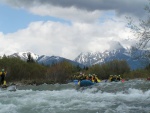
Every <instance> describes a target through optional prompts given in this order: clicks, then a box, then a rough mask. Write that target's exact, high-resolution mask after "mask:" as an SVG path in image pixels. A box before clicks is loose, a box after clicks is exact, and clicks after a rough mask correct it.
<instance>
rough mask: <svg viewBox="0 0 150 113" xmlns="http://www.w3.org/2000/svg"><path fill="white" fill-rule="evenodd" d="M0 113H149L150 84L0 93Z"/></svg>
mask: <svg viewBox="0 0 150 113" xmlns="http://www.w3.org/2000/svg"><path fill="white" fill-rule="evenodd" d="M0 113H150V81H145V80H129V81H125V82H123V83H122V82H112V83H110V82H101V83H98V84H96V85H94V86H91V87H86V88H77V87H76V86H75V85H74V83H69V84H61V85H60V84H54V85H47V84H43V85H40V86H18V87H17V90H16V91H15V92H14V91H9V90H7V89H6V90H3V89H0Z"/></svg>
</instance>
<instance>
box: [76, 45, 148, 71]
mask: <svg viewBox="0 0 150 113" xmlns="http://www.w3.org/2000/svg"><path fill="white" fill-rule="evenodd" d="M145 53H147V54H149V55H150V51H146V50H138V49H137V50H136V51H134V50H133V49H132V48H124V47H123V46H122V45H121V44H120V43H118V45H115V47H114V46H113V47H111V49H110V50H106V51H104V52H85V53H81V54H80V55H79V56H78V57H76V58H75V61H76V62H79V63H82V64H84V65H86V66H91V65H94V64H103V63H106V62H109V61H112V60H126V61H127V63H128V64H129V66H130V68H131V69H138V68H144V67H145V66H146V65H148V64H149V63H150V59H148V58H146V57H144V55H145Z"/></svg>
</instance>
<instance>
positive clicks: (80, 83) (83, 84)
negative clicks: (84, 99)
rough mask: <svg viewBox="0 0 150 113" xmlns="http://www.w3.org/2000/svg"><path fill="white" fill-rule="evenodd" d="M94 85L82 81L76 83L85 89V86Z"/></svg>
mask: <svg viewBox="0 0 150 113" xmlns="http://www.w3.org/2000/svg"><path fill="white" fill-rule="evenodd" d="M94 84H95V83H93V82H91V81H90V80H82V81H80V82H79V83H78V85H79V86H80V87H86V86H91V85H94Z"/></svg>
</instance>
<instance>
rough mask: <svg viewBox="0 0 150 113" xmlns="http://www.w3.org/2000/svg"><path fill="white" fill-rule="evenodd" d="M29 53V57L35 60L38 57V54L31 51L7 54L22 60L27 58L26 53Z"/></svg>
mask: <svg viewBox="0 0 150 113" xmlns="http://www.w3.org/2000/svg"><path fill="white" fill-rule="evenodd" d="M29 54H30V55H31V57H32V58H33V59H34V60H35V61H36V60H37V59H38V58H39V55H37V54H35V53H32V52H17V53H14V54H12V55H9V57H17V58H20V59H22V60H24V61H26V60H27V59H28V55H29Z"/></svg>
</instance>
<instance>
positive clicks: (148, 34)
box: [127, 2, 150, 49]
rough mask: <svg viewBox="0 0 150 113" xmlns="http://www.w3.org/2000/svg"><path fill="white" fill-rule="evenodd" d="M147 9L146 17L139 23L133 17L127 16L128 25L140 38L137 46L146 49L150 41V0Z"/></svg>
mask: <svg viewBox="0 0 150 113" xmlns="http://www.w3.org/2000/svg"><path fill="white" fill-rule="evenodd" d="M145 11H146V13H147V16H146V18H145V19H139V22H138V24H137V23H136V22H135V21H134V20H133V19H132V18H131V17H127V20H128V27H129V28H131V30H132V31H133V33H134V35H135V36H136V37H137V38H138V39H139V43H138V45H137V47H138V48H140V49H144V48H145V47H146V46H148V43H149V42H150V2H149V4H148V5H146V6H145Z"/></svg>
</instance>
